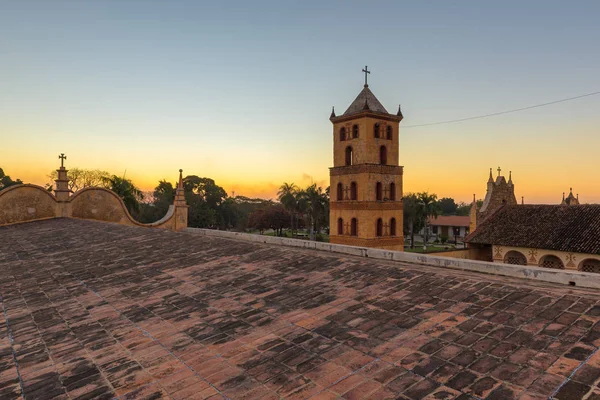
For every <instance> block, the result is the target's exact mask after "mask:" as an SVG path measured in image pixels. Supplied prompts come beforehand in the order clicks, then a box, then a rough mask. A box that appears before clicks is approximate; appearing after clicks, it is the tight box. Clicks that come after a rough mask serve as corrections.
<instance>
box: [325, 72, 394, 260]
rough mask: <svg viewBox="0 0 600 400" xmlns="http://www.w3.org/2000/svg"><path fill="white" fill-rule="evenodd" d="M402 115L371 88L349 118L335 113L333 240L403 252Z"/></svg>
mask: <svg viewBox="0 0 600 400" xmlns="http://www.w3.org/2000/svg"><path fill="white" fill-rule="evenodd" d="M402 118H403V117H402V113H401V112H400V108H398V113H397V114H390V113H388V112H387V110H386V109H385V108H384V107H383V105H382V104H381V103H380V102H379V100H377V98H376V97H375V95H374V94H373V92H371V90H370V89H369V85H367V84H366V81H365V86H364V88H363V90H362V91H361V92H360V93H359V95H358V96H357V97H356V99H355V100H354V101H353V102H352V104H351V105H350V107H348V109H347V110H346V112H344V114H342V115H339V116H336V115H335V112H334V111H332V112H331V117H330V121H331V122H332V124H333V167H332V168H330V188H331V200H330V226H331V229H330V241H331V243H337V244H347V245H353V246H364V247H378V248H385V249H390V250H400V251H402V250H404V236H403V232H402V227H403V207H402V167H401V166H399V165H398V153H399V151H398V143H399V137H398V136H399V133H400V132H399V129H400V121H402Z"/></svg>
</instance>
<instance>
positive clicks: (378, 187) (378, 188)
mask: <svg viewBox="0 0 600 400" xmlns="http://www.w3.org/2000/svg"><path fill="white" fill-rule="evenodd" d="M381 186H382V185H381V182H377V184H376V185H375V200H377V201H381V200H382V199H383V194H382V192H383V190H382V187H381Z"/></svg>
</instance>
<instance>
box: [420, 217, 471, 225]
mask: <svg viewBox="0 0 600 400" xmlns="http://www.w3.org/2000/svg"><path fill="white" fill-rule="evenodd" d="M470 222H471V218H470V217H469V216H460V215H440V216H438V217H436V218H433V219H432V220H430V221H429V225H437V226H469V224H470Z"/></svg>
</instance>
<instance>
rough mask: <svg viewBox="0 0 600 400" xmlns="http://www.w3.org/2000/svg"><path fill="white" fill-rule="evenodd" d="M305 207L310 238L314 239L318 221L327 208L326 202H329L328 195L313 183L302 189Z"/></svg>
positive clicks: (317, 231) (317, 229)
mask: <svg viewBox="0 0 600 400" xmlns="http://www.w3.org/2000/svg"><path fill="white" fill-rule="evenodd" d="M304 198H305V201H306V208H307V211H308V216H309V218H310V240H316V235H317V233H319V231H320V229H319V221H320V219H321V217H322V216H323V215H324V214H325V211H326V209H327V206H326V204H327V203H328V202H329V198H328V196H327V195H326V194H325V193H324V192H323V189H322V188H321V187H317V184H316V183H313V184H312V185H310V186H309V187H307V188H306V190H305V191H304Z"/></svg>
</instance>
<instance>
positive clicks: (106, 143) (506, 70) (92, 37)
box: [0, 1, 600, 202]
mask: <svg viewBox="0 0 600 400" xmlns="http://www.w3.org/2000/svg"><path fill="white" fill-rule="evenodd" d="M598 15H600V3H599V2H595V1H587V2H586V1H574V2H558V1H504V2H493V3H492V2H480V1H460V2H447V1H419V2H408V1H402V2H400V1H394V2H384V1H379V2H378V1H373V2H368V3H367V2H364V1H363V2H354V1H344V2H341V1H340V2H334V1H329V2H316V1H298V2H291V1H278V2H275V1H273V2H261V1H256V2H201V1H169V2H167V1H95V2H91V1H90V2H74V1H43V2H42V1H40V2H33V1H20V2H9V1H1V2H0V61H1V62H0V76H2V79H1V80H0V93H1V95H0V134H1V138H2V142H3V143H5V144H6V145H5V146H0V164H1V167H2V168H4V170H5V171H6V172H7V173H10V174H11V175H13V176H19V177H22V178H24V179H26V180H29V181H34V182H36V181H37V182H38V183H43V182H45V180H46V178H45V175H46V174H47V173H48V172H49V170H51V169H53V168H55V166H56V160H55V158H56V154H58V153H60V152H64V153H67V154H68V156H69V157H70V158H69V162H70V163H71V164H70V165H71V166H78V167H82V168H100V169H104V170H109V171H110V172H114V173H117V174H121V173H122V172H123V171H124V170H127V171H128V172H127V174H128V176H129V177H131V178H132V179H134V180H135V181H136V182H137V183H138V185H140V186H143V187H144V188H151V187H152V186H154V185H155V183H156V182H157V181H158V179H161V178H169V179H171V180H173V179H174V178H175V176H176V173H177V169H179V168H180V167H182V168H184V169H185V171H186V172H187V171H189V172H190V173H194V174H198V175H203V176H210V177H213V178H215V179H216V180H217V183H221V184H222V185H223V186H224V187H225V188H226V189H227V190H228V191H229V192H231V191H232V190H236V192H237V193H239V194H257V195H263V196H269V195H270V194H272V193H273V190H274V188H275V187H277V186H278V185H279V184H280V183H281V182H283V181H296V183H307V181H309V180H310V179H313V180H315V181H317V182H319V183H322V184H324V185H325V186H326V185H327V182H328V167H329V166H331V159H332V154H331V152H332V132H331V124H330V122H329V121H328V116H329V113H330V111H331V106H332V105H335V106H336V110H337V111H338V113H339V112H343V111H344V110H345V108H346V107H347V106H348V105H349V104H350V102H351V101H352V100H353V99H354V97H355V96H356V95H357V94H358V92H359V91H360V89H361V88H362V83H363V79H364V78H363V75H362V73H361V68H363V67H364V65H365V64H366V65H369V69H370V70H371V71H372V73H371V75H370V77H369V79H370V80H369V83H370V88H371V89H372V90H373V92H374V93H375V94H376V96H377V97H378V98H379V100H380V101H381V102H382V103H383V104H384V106H386V107H387V108H388V111H391V112H394V111H395V110H396V109H397V106H398V104H399V103H401V104H402V108H403V112H404V115H405V119H404V121H403V122H402V124H401V141H400V156H401V164H402V165H404V166H405V188H404V189H405V191H420V190H430V191H432V192H435V193H437V194H438V195H440V196H453V197H455V198H457V199H458V200H465V201H468V199H470V197H471V193H478V194H479V195H478V197H483V195H484V194H485V193H484V192H483V191H484V190H485V181H486V178H487V171H488V168H489V167H494V169H495V168H496V167H497V166H498V165H500V166H502V167H503V169H505V170H509V169H511V170H513V177H514V180H515V184H516V185H517V186H516V189H517V194H518V195H519V196H521V195H524V196H525V197H526V199H532V201H534V200H535V201H536V202H553V201H555V197H557V196H560V195H561V193H562V192H563V191H565V190H568V186H574V187H575V190H576V191H577V190H578V188H581V190H579V192H580V193H581V196H582V200H584V201H586V199H587V201H590V202H591V201H600V191H599V190H598V188H597V186H595V183H593V182H590V179H592V177H593V174H592V171H594V173H595V170H597V169H598V168H597V165H596V164H595V161H594V160H595V156H596V150H595V149H597V148H598V145H600V139H599V135H598V133H599V130H600V126H599V125H600V124H599V122H600V121H599V120H598V110H599V106H600V96H595V97H589V98H586V99H582V100H575V101H572V102H569V103H561V104H558V105H553V106H548V107H544V108H540V109H534V110H530V111H527V112H523V113H519V114H511V115H506V116H500V117H493V118H487V119H482V120H476V121H470V122H464V123H458V124H448V125H438V126H433V127H422V128H405V129H403V126H409V125H415V124H426V123H431V122H436V121H441V120H448V119H455V118H462V117H469V116H472V115H479V114H486V113H490V112H495V111H502V110H505V109H511V108H518V107H521V106H528V105H532V104H537V103H544V102H547V101H552V100H557V99H561V98H565V97H571V96H576V95H579V94H584V93H589V92H593V91H597V90H600V82H599V79H598V73H597V71H598V65H600V52H599V51H598V38H600V27H599V24H598ZM172 175H173V176H172Z"/></svg>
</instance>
